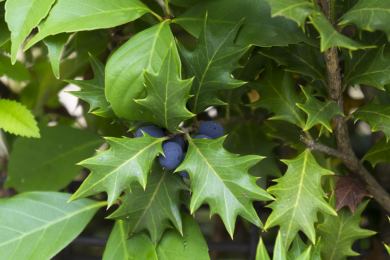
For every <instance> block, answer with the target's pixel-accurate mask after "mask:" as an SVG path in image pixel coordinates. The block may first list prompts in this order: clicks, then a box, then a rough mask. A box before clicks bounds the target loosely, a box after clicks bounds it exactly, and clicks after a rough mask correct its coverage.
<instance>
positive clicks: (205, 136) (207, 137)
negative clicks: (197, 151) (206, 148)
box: [193, 135, 213, 140]
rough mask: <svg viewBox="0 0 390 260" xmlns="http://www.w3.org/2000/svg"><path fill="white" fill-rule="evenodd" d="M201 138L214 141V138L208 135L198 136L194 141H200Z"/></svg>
mask: <svg viewBox="0 0 390 260" xmlns="http://www.w3.org/2000/svg"><path fill="white" fill-rule="evenodd" d="M200 138H206V139H209V140H211V139H213V138H211V137H210V136H207V135H197V136H195V137H194V138H193V139H200Z"/></svg>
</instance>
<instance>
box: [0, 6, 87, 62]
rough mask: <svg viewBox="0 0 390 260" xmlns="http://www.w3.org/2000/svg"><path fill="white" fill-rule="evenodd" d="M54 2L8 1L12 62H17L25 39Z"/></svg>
mask: <svg viewBox="0 0 390 260" xmlns="http://www.w3.org/2000/svg"><path fill="white" fill-rule="evenodd" d="M54 2H55V1H54V0H40V1H38V0H9V1H7V2H6V4H5V9H6V10H7V11H6V13H5V20H6V21H7V23H8V27H9V29H10V31H11V41H12V49H11V59H12V64H15V62H16V56H17V54H18V51H19V49H20V46H22V43H23V42H24V40H25V39H26V38H27V36H28V35H29V34H30V32H31V30H32V29H34V28H35V27H36V26H37V25H38V24H39V22H40V21H41V20H42V19H43V18H45V17H46V15H47V14H48V13H49V10H50V8H51V6H52V4H53V3H54ZM78 9H79V10H80V8H78ZM72 11H74V9H73V10H72Z"/></svg>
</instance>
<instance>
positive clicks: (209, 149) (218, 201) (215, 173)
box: [176, 136, 273, 237]
mask: <svg viewBox="0 0 390 260" xmlns="http://www.w3.org/2000/svg"><path fill="white" fill-rule="evenodd" d="M225 138H226V137H220V138H218V139H215V140H208V139H191V138H190V137H189V136H187V139H188V142H189V147H188V151H187V155H186V158H185V159H184V162H183V163H182V164H181V165H180V166H179V167H178V168H177V169H176V172H179V171H183V170H185V171H188V173H189V175H190V178H191V190H192V199H191V205H190V211H191V213H193V212H195V211H196V210H197V209H198V208H199V207H200V206H201V205H202V204H203V203H208V204H209V205H210V215H213V214H218V215H220V216H221V218H222V220H223V222H224V224H225V226H226V228H227V231H228V233H229V234H230V236H231V237H233V233H234V227H235V220H236V217H237V215H241V216H242V217H243V218H245V219H247V220H248V221H250V222H252V223H253V224H255V225H257V226H259V227H262V226H263V224H262V223H261V221H260V219H259V217H258V216H257V214H256V212H255V210H254V208H253V205H252V201H254V200H260V201H267V200H272V199H273V198H272V196H270V195H269V194H267V193H266V192H265V191H264V190H263V189H261V188H260V187H258V186H257V185H256V180H257V178H256V177H253V176H251V175H249V174H248V169H249V168H251V167H252V166H253V165H255V164H256V163H258V162H259V161H260V160H261V159H262V157H261V156H258V155H247V156H242V157H238V156H237V155H234V154H231V153H229V152H227V151H226V150H225V149H224V148H223V147H222V144H223V142H224V141H225Z"/></svg>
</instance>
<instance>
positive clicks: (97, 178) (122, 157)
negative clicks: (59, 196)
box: [71, 133, 167, 207]
mask: <svg viewBox="0 0 390 260" xmlns="http://www.w3.org/2000/svg"><path fill="white" fill-rule="evenodd" d="M166 139H167V138H154V137H151V136H149V135H148V134H146V133H144V136H143V137H139V138H127V137H124V138H113V137H109V138H108V137H107V138H106V141H107V142H108V143H109V144H110V146H111V147H110V149H108V150H107V151H98V154H97V155H96V156H94V157H92V158H89V159H86V160H84V161H82V162H81V163H80V165H82V166H84V167H86V168H88V169H90V170H91V173H90V174H89V175H88V178H87V179H86V180H85V181H84V182H83V184H82V185H81V186H80V188H79V189H78V190H77V191H76V192H75V193H74V194H73V196H72V198H71V201H73V200H76V199H79V198H84V197H87V196H90V195H93V194H97V193H100V192H103V191H105V192H107V196H108V199H107V201H108V206H109V207H110V206H111V205H112V204H114V203H115V201H116V199H117V198H118V197H119V195H120V194H121V193H122V191H123V190H125V189H130V184H131V183H132V182H133V181H134V180H137V181H138V182H139V183H140V184H141V186H142V187H143V188H145V187H146V183H147V176H148V173H149V171H150V169H151V168H152V165H153V161H154V158H156V156H157V155H158V154H159V153H161V154H163V150H162V147H161V145H162V142H163V141H164V140H166Z"/></svg>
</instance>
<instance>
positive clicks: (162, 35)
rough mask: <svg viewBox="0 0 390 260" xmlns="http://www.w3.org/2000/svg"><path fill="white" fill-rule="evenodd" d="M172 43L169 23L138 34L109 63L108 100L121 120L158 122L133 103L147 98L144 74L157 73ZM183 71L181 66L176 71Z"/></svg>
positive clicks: (177, 58)
mask: <svg viewBox="0 0 390 260" xmlns="http://www.w3.org/2000/svg"><path fill="white" fill-rule="evenodd" d="M173 42H174V39H173V35H172V32H171V30H170V28H169V24H168V22H163V23H159V24H157V25H155V26H153V27H151V28H149V29H146V30H144V31H142V32H140V33H138V34H136V35H135V36H134V37H132V38H131V39H130V40H128V41H127V42H126V43H125V44H124V45H122V46H121V47H120V48H119V49H118V50H116V51H115V52H114V54H113V55H112V56H111V58H110V59H109V60H108V62H107V66H106V86H107V88H106V97H107V100H108V101H109V102H110V103H111V105H112V108H113V109H114V112H115V114H116V115H117V116H118V117H123V118H126V119H130V120H148V121H152V122H154V121H155V119H154V118H153V115H152V113H150V111H149V110H148V109H146V108H145V107H144V106H141V105H139V104H137V103H136V102H135V101H134V99H141V98H145V97H146V89H145V87H144V85H143V84H144V78H143V70H146V71H148V72H150V73H157V72H158V70H159V69H160V67H161V64H162V60H163V58H164V56H165V54H166V53H167V51H168V49H169V47H170V45H171V44H172V43H173ZM175 46H176V45H175ZM175 46H174V48H176V47H175ZM174 53H175V54H176V53H177V51H176V50H175V51H174ZM176 55H177V56H176V60H180V58H179V55H178V54H176ZM180 70H181V69H180V64H178V67H177V71H180Z"/></svg>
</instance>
